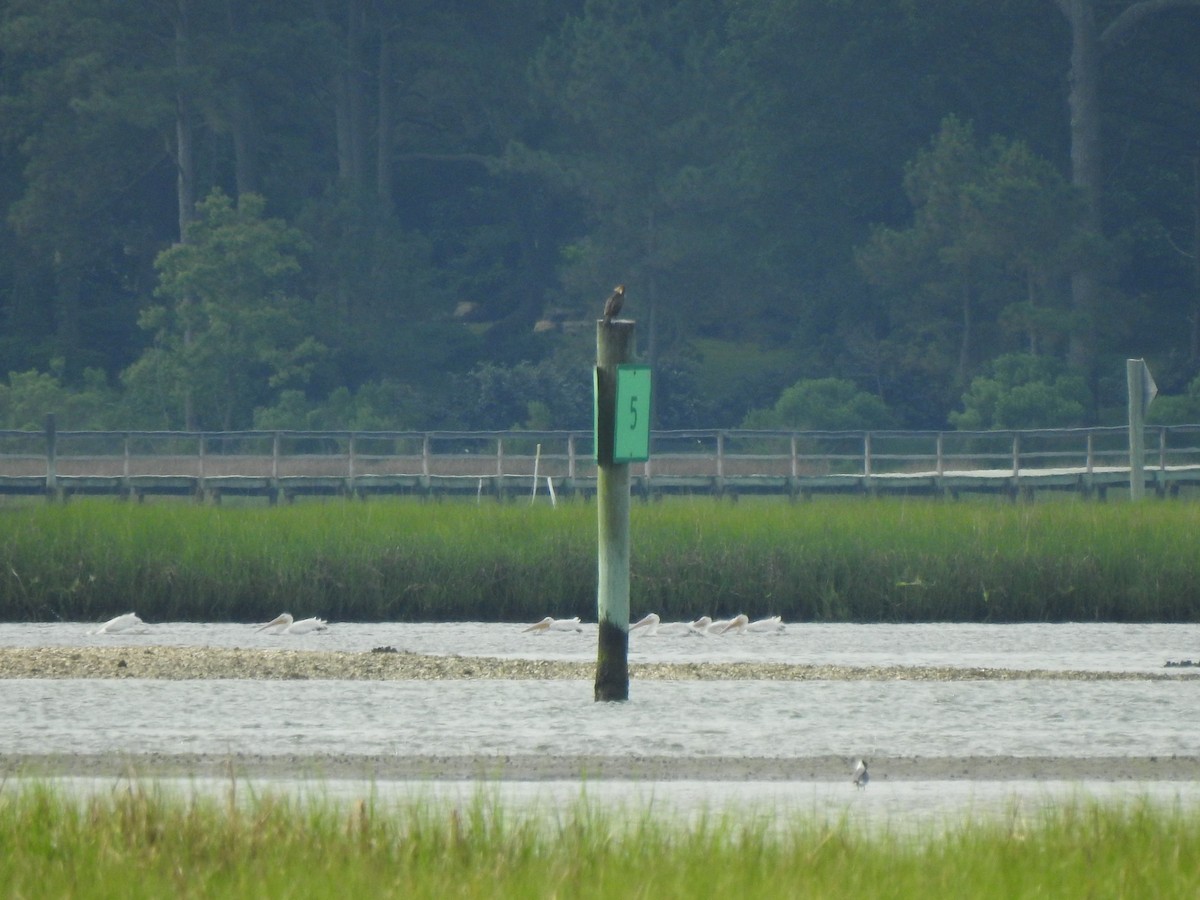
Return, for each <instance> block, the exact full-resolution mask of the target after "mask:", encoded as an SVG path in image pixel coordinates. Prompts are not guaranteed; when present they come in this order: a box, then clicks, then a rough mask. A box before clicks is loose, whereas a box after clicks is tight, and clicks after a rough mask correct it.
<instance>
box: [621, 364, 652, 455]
mask: <svg viewBox="0 0 1200 900" xmlns="http://www.w3.org/2000/svg"><path fill="white" fill-rule="evenodd" d="M650 383H651V379H650V367H649V366H617V403H616V420H615V422H614V423H613V462H645V461H646V460H648V459H649V458H650Z"/></svg>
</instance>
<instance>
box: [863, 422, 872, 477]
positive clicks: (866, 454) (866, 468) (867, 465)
mask: <svg viewBox="0 0 1200 900" xmlns="http://www.w3.org/2000/svg"><path fill="white" fill-rule="evenodd" d="M863 476H864V477H866V478H870V477H871V432H869V431H864V432H863Z"/></svg>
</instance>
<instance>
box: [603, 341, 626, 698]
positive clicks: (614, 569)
mask: <svg viewBox="0 0 1200 900" xmlns="http://www.w3.org/2000/svg"><path fill="white" fill-rule="evenodd" d="M633 339H634V323H633V322H632V321H630V320H628V319H615V320H614V319H608V318H605V319H600V320H599V321H597V322H596V436H595V441H596V522H597V537H598V541H597V554H596V562H597V582H596V609H597V618H598V619H599V622H600V635H599V646H598V647H597V651H596V686H595V699H596V700H597V701H605V700H628V699H629V485H630V478H629V463H627V462H622V463H618V462H614V461H613V445H614V432H615V428H616V405H617V366H619V365H621V364H622V363H626V362H629V361H630V360H631V359H632V358H633V348H634V340H633Z"/></svg>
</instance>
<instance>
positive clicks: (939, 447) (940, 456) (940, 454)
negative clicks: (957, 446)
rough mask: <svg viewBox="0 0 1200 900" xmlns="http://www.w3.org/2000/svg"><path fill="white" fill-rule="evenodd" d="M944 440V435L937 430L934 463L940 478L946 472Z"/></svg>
mask: <svg viewBox="0 0 1200 900" xmlns="http://www.w3.org/2000/svg"><path fill="white" fill-rule="evenodd" d="M945 442H946V436H945V435H944V434H943V433H942V432H940V431H939V432H938V434H937V444H936V452H937V463H936V465H937V475H938V478H941V477H942V476H943V475H945V474H946V453H945V449H946V448H945Z"/></svg>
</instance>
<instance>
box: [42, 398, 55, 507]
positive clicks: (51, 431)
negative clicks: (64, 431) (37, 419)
mask: <svg viewBox="0 0 1200 900" xmlns="http://www.w3.org/2000/svg"><path fill="white" fill-rule="evenodd" d="M44 421H45V427H46V496H47V497H49V498H51V499H53V498H54V497H56V496H57V495H58V419H57V417H56V416H55V415H54V413H46V418H45V420H44Z"/></svg>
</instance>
